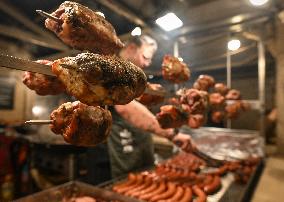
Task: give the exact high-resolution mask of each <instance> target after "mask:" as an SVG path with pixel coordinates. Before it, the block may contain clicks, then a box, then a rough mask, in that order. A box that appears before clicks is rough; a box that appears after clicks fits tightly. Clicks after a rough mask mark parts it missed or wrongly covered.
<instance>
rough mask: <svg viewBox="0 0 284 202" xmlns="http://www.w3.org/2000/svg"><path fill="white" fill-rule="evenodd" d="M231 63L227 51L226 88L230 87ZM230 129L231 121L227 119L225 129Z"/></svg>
mask: <svg viewBox="0 0 284 202" xmlns="http://www.w3.org/2000/svg"><path fill="white" fill-rule="evenodd" d="M231 79H232V62H231V52H230V50H229V49H227V86H228V88H231V87H232V80H231ZM231 127H232V121H231V119H227V128H231Z"/></svg>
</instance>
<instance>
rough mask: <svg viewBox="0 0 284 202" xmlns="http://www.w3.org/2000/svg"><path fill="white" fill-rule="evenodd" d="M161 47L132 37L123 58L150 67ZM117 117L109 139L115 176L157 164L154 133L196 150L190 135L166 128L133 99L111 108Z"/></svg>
mask: <svg viewBox="0 0 284 202" xmlns="http://www.w3.org/2000/svg"><path fill="white" fill-rule="evenodd" d="M156 50H157V43H156V41H155V40H154V39H153V38H151V37H150V36H147V35H142V36H139V37H138V36H135V37H132V38H131V39H129V40H128V41H127V42H126V44H125V47H124V48H123V49H122V50H121V51H120V53H119V57H121V58H123V59H125V60H128V61H130V62H132V63H134V64H135V65H136V66H138V67H140V68H141V69H143V70H144V69H145V68H147V67H148V66H149V65H150V64H151V61H152V58H153V56H154V53H155V52H156ZM110 110H111V112H112V116H113V124H112V131H111V134H110V136H109V138H108V141H107V146H108V152H109V157H110V163H111V174H112V177H114V178H115V177H118V176H121V175H124V174H127V173H128V172H131V171H134V170H137V169H139V168H145V167H149V166H153V163H154V157H153V156H154V155H153V143H152V137H151V135H150V133H154V134H156V135H159V136H162V137H165V138H168V139H169V140H171V141H173V142H174V143H175V144H178V146H179V147H180V148H182V149H183V150H185V151H190V150H191V149H192V145H191V141H190V136H189V135H187V134H183V133H176V132H175V130H174V129H162V128H161V127H160V125H159V123H158V121H157V120H156V117H155V115H153V114H152V113H151V112H150V111H149V110H148V109H147V108H146V107H145V106H144V105H142V104H140V103H139V102H138V101H135V100H133V101H132V102H130V103H128V104H126V105H115V106H113V107H111V108H110Z"/></svg>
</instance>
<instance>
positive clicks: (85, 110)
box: [50, 101, 112, 146]
mask: <svg viewBox="0 0 284 202" xmlns="http://www.w3.org/2000/svg"><path fill="white" fill-rule="evenodd" d="M50 119H51V120H52V121H53V123H52V124H51V125H50V128H51V130H52V132H54V133H55V134H60V135H62V136H63V138H64V140H65V141H66V142H68V143H70V144H74V145H78V146H95V145H97V144H99V143H101V142H104V141H105V140H106V138H107V137H108V135H109V133H110V129H111V124H112V117H111V113H110V111H108V110H105V109H103V108H101V107H93V106H88V105H85V104H83V103H80V102H79V101H76V102H73V103H71V102H67V103H64V104H62V105H61V106H60V107H59V108H58V109H56V110H54V111H53V112H52V113H51V115H50Z"/></svg>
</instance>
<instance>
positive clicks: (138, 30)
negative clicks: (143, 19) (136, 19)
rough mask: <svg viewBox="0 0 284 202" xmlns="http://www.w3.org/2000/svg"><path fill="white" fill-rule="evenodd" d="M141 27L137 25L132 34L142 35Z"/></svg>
mask: <svg viewBox="0 0 284 202" xmlns="http://www.w3.org/2000/svg"><path fill="white" fill-rule="evenodd" d="M141 32H142V31H141V28H140V27H135V28H134V29H133V30H132V32H131V35H132V36H140V35H141Z"/></svg>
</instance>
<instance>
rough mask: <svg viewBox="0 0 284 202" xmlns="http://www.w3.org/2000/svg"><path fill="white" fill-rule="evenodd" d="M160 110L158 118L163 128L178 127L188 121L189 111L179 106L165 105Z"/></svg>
mask: <svg viewBox="0 0 284 202" xmlns="http://www.w3.org/2000/svg"><path fill="white" fill-rule="evenodd" d="M160 110H161V111H160V112H159V113H158V114H156V118H157V120H158V122H159V124H160V126H161V127H162V128H178V127H181V126H182V125H183V124H186V123H187V118H188V115H187V113H185V112H183V111H182V110H181V109H180V108H179V107H177V106H174V105H164V106H162V107H161V108H160Z"/></svg>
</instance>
